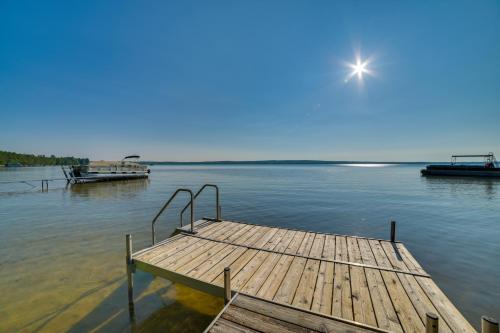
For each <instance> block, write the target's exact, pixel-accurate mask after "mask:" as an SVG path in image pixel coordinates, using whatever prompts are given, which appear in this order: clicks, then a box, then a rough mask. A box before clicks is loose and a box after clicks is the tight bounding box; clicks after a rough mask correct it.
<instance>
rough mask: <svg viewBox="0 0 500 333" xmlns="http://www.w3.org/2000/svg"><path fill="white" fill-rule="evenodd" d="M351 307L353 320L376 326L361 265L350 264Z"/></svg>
mask: <svg viewBox="0 0 500 333" xmlns="http://www.w3.org/2000/svg"><path fill="white" fill-rule="evenodd" d="M349 269H350V274H351V288H352V291H351V292H352V307H353V314H354V320H355V321H359V322H360V323H364V324H368V325H371V326H377V321H376V319H375V312H374V309H373V305H372V300H371V296H370V291H369V289H368V282H367V281H366V276H365V269H364V268H363V267H357V266H350V267H349Z"/></svg>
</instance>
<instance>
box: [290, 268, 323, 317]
mask: <svg viewBox="0 0 500 333" xmlns="http://www.w3.org/2000/svg"><path fill="white" fill-rule="evenodd" d="M319 266H320V261H319V260H314V259H307V262H306V266H305V268H304V272H303V273H302V277H301V278H300V282H299V285H298V287H297V290H296V292H295V296H294V297H293V301H292V305H294V306H296V307H299V308H304V309H307V310H309V309H311V305H312V300H313V296H314V289H315V287H316V280H317V278H318V271H319Z"/></svg>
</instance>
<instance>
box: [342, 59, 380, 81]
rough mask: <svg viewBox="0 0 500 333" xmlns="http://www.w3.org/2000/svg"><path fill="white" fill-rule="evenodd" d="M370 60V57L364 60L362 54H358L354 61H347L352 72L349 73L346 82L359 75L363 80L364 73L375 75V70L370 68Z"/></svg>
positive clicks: (359, 78) (360, 79) (359, 79)
mask: <svg viewBox="0 0 500 333" xmlns="http://www.w3.org/2000/svg"><path fill="white" fill-rule="evenodd" d="M370 62H371V61H370V59H365V60H362V59H361V56H360V55H356V61H355V62H354V63H347V66H348V67H349V68H350V69H351V72H350V73H349V74H348V76H347V78H346V80H345V82H348V81H350V80H351V79H352V78H353V77H357V78H358V81H359V82H363V76H364V74H368V75H373V72H372V71H371V70H370V69H369V68H368V65H369V64H370Z"/></svg>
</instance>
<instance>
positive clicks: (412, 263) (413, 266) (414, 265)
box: [396, 243, 427, 274]
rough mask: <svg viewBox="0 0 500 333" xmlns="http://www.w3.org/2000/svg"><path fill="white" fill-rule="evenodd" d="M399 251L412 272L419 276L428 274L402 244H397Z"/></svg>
mask: <svg viewBox="0 0 500 333" xmlns="http://www.w3.org/2000/svg"><path fill="white" fill-rule="evenodd" d="M396 247H397V249H398V250H399V253H400V254H401V256H402V257H403V261H404V263H405V264H406V266H407V267H408V269H409V270H410V271H411V272H416V273H419V274H427V273H426V272H425V270H424V269H423V268H422V266H420V264H419V263H418V261H417V260H415V258H414V257H413V255H412V254H411V253H410V251H408V249H407V248H406V246H404V245H403V244H402V243H397V244H396Z"/></svg>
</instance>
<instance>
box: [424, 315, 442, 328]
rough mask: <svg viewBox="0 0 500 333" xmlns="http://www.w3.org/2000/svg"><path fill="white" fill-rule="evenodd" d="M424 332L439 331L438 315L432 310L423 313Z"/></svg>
mask: <svg viewBox="0 0 500 333" xmlns="http://www.w3.org/2000/svg"><path fill="white" fill-rule="evenodd" d="M425 317H426V318H427V319H426V322H425V333H438V331H439V317H438V316H436V315H435V314H434V313H432V312H427V313H426V314H425Z"/></svg>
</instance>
